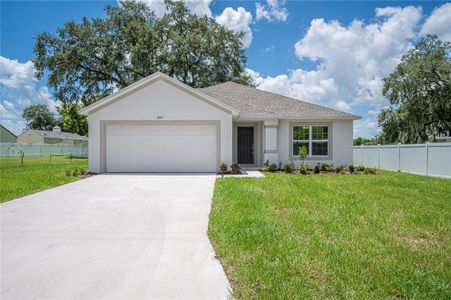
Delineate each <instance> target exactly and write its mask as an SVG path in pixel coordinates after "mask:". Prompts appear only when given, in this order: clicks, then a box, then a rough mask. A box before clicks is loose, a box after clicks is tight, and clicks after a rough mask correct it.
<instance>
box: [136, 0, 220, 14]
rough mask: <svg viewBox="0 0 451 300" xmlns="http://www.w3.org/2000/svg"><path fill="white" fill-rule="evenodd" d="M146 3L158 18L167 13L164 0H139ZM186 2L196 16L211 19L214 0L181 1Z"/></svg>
mask: <svg viewBox="0 0 451 300" xmlns="http://www.w3.org/2000/svg"><path fill="white" fill-rule="evenodd" d="M138 1H140V2H143V3H146V4H147V6H149V7H150V9H151V10H153V11H154V13H155V15H156V16H157V17H162V16H164V14H165V13H166V6H165V5H164V0H138ZM180 1H183V2H185V4H186V7H187V8H188V9H189V10H190V11H191V12H192V13H193V14H195V15H198V16H207V17H211V10H210V3H211V1H212V0H180Z"/></svg>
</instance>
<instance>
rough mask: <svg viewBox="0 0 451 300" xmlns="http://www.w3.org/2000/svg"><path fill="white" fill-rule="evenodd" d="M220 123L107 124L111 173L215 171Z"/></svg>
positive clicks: (108, 165)
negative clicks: (218, 124) (218, 126)
mask: <svg viewBox="0 0 451 300" xmlns="http://www.w3.org/2000/svg"><path fill="white" fill-rule="evenodd" d="M217 131H218V130H217V125H216V124H120V123H119V124H106V125H105V135H106V147H105V152H106V155H105V159H106V161H105V165H106V171H107V172H215V171H216V169H217V166H218V153H217V152H218V138H217Z"/></svg>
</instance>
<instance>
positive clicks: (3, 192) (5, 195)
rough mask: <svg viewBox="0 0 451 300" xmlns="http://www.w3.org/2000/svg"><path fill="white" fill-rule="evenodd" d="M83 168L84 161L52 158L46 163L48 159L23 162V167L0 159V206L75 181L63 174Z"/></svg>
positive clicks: (31, 159) (17, 159) (15, 160)
mask: <svg viewBox="0 0 451 300" xmlns="http://www.w3.org/2000/svg"><path fill="white" fill-rule="evenodd" d="M87 167H88V163H87V159H85V158H72V159H69V158H68V157H65V156H53V157H52V160H51V161H50V163H49V158H48V157H36V158H25V160H24V165H23V166H21V165H20V159H19V158H14V159H12V158H7V159H5V158H1V159H0V186H1V188H0V203H3V202H6V201H9V200H13V199H16V198H20V197H23V196H26V195H29V194H33V193H36V192H40V191H43V190H46V189H49V188H52V187H55V186H59V185H62V184H65V183H69V182H73V181H76V180H79V179H80V177H73V176H66V175H65V172H66V171H67V170H74V169H80V168H84V169H87Z"/></svg>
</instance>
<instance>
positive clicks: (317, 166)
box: [313, 163, 321, 174]
mask: <svg viewBox="0 0 451 300" xmlns="http://www.w3.org/2000/svg"><path fill="white" fill-rule="evenodd" d="M320 171H321V165H320V164H319V163H317V164H316V165H315V167H313V173H315V174H319V173H320Z"/></svg>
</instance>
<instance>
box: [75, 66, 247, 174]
mask: <svg viewBox="0 0 451 300" xmlns="http://www.w3.org/2000/svg"><path fill="white" fill-rule="evenodd" d="M80 113H81V114H83V115H86V116H87V117H88V123H89V132H88V135H89V144H88V152H89V170H90V171H91V172H94V173H148V172H149V173H153V172H155V173H175V172H184V173H191V172H192V173H194V172H196V173H207V172H208V173H210V172H217V171H218V168H219V164H220V163H221V162H224V163H227V164H231V163H232V122H233V121H232V120H233V117H234V116H237V115H238V111H237V110H235V109H234V108H232V107H230V106H228V105H227V104H224V103H222V102H220V101H218V100H216V99H214V98H212V97H210V96H208V95H206V94H204V93H202V92H201V91H199V90H197V89H193V88H192V87H190V86H187V85H185V84H183V83H181V82H179V81H177V80H175V79H173V78H171V77H169V76H166V75H164V74H162V73H155V74H153V75H151V76H149V77H146V78H144V79H142V80H140V81H138V82H136V83H134V84H132V85H130V86H128V87H126V88H123V89H122V90H119V91H117V92H116V93H115V94H113V95H111V96H108V97H106V98H104V99H101V100H99V101H97V102H94V103H93V104H91V105H89V106H87V107H85V108H83V109H82V110H81V111H80Z"/></svg>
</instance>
